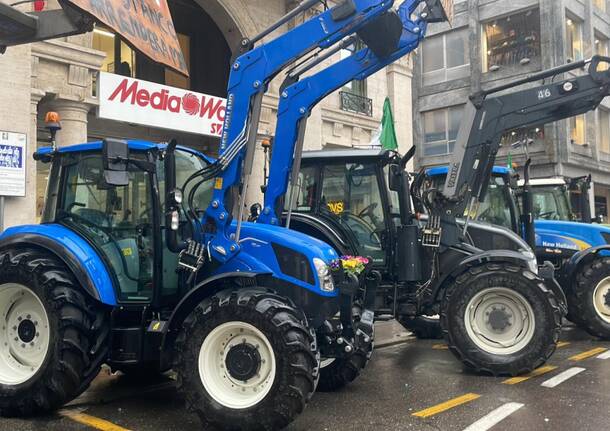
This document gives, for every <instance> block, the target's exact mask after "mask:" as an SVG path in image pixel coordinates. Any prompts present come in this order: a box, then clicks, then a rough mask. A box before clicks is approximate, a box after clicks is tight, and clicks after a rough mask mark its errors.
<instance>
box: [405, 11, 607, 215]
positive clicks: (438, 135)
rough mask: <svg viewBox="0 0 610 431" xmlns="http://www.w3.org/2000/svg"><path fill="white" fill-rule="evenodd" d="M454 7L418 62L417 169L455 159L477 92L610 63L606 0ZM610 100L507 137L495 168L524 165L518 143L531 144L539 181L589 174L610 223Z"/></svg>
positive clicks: (599, 211) (597, 202)
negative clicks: (570, 66) (583, 63)
mask: <svg viewBox="0 0 610 431" xmlns="http://www.w3.org/2000/svg"><path fill="white" fill-rule="evenodd" d="M455 9H456V10H455V12H456V16H455V19H454V23H453V27H452V28H449V27H448V26H436V27H434V29H432V31H433V33H431V34H430V37H429V38H428V39H427V40H425V41H424V44H423V46H422V48H421V49H420V51H419V54H418V55H417V56H416V59H415V65H414V81H413V82H414V98H413V103H414V137H415V142H417V143H419V150H418V158H417V165H418V166H420V167H421V166H433V165H439V164H443V163H446V162H447V161H448V155H449V154H450V153H451V152H452V150H453V145H454V143H455V139H456V137H457V132H458V129H459V125H460V118H461V112H462V109H463V106H464V103H465V101H466V100H467V98H468V96H469V95H470V94H472V93H473V92H475V91H478V90H481V89H488V88H491V87H495V86H498V85H501V84H504V83H507V82H511V81H514V80H516V79H518V78H520V77H523V76H524V75H527V74H529V73H533V72H536V71H540V70H542V69H548V68H551V67H554V66H558V65H561V64H565V63H567V62H572V61H578V60H581V59H586V58H590V57H591V56H593V55H595V54H600V55H604V56H608V46H609V38H610V2H608V1H606V0H514V1H510V2H507V1H504V0H456V1H455ZM576 73H578V72H576ZM557 79H558V78H557ZM609 102H610V101H604V102H603V103H602V106H601V107H600V108H599V109H598V110H597V111H596V112H589V113H587V114H585V115H580V116H578V117H575V118H573V119H570V120H565V121H561V122H557V123H554V124H548V125H540V126H538V127H532V128H529V129H527V130H514V131H510V132H509V133H507V134H506V135H505V136H504V138H503V140H502V144H503V145H502V148H501V149H500V152H499V157H498V163H502V164H504V163H506V162H507V159H510V160H513V162H514V163H515V164H516V165H518V166H522V165H523V162H524V159H525V157H524V155H523V151H522V150H519V149H517V150H516V149H514V148H513V149H511V144H513V143H515V142H516V141H519V140H523V139H528V140H530V139H531V140H532V141H533V143H532V144H531V145H530V146H529V152H530V156H531V157H532V159H533V165H532V176H533V177H549V176H566V177H579V176H583V175H588V174H592V176H593V181H594V194H595V206H596V208H595V209H596V213H597V214H602V215H604V216H606V217H607V216H608V209H607V208H608V200H609V199H610V110H609V109H610V103H609ZM529 142H531V141H529ZM509 154H510V156H509Z"/></svg>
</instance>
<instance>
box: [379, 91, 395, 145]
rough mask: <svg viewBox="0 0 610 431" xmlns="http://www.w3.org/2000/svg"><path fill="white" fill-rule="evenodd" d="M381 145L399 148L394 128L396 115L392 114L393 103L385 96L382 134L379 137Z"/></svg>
mask: <svg viewBox="0 0 610 431" xmlns="http://www.w3.org/2000/svg"><path fill="white" fill-rule="evenodd" d="M379 142H381V147H382V148H383V149H386V150H397V149H398V139H396V130H394V116H393V115H392V105H391V104H390V99H389V98H388V97H386V98H385V102H384V103H383V118H382V119H381V136H380V137H379Z"/></svg>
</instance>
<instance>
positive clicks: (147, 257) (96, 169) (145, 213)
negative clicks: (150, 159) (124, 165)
mask: <svg viewBox="0 0 610 431" xmlns="http://www.w3.org/2000/svg"><path fill="white" fill-rule="evenodd" d="M130 157H131V158H135V157H137V155H136V154H133V153H132V154H131V155H130ZM151 177H152V174H150V173H148V172H145V171H142V170H140V169H138V168H136V167H135V166H134V165H131V164H130V165H129V184H128V185H127V186H121V187H118V186H111V185H108V184H107V183H106V182H105V181H104V170H103V166H102V157H100V154H90V155H83V156H81V158H80V160H79V161H78V163H74V164H72V165H69V166H67V167H66V169H65V173H64V176H63V181H64V186H63V192H62V199H61V200H60V206H59V208H58V213H57V219H58V221H60V222H61V223H65V224H66V225H68V226H69V227H70V228H72V229H74V230H76V231H78V232H79V233H81V234H82V235H83V236H84V237H86V238H87V239H89V240H90V241H91V242H92V243H93V244H94V245H95V246H96V248H97V249H98V250H99V251H100V252H101V253H103V255H104V257H105V259H106V261H107V262H109V264H110V265H111V266H112V273H113V274H115V276H116V282H117V283H118V286H119V288H120V299H121V300H122V301H149V300H150V299H151V297H152V291H153V287H152V279H153V269H152V266H153V265H152V264H153V259H152V256H153V250H154V246H153V228H154V224H153V208H154V200H153V191H152V187H151V184H152V183H151Z"/></svg>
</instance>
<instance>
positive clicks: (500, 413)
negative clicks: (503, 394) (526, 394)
mask: <svg viewBox="0 0 610 431" xmlns="http://www.w3.org/2000/svg"><path fill="white" fill-rule="evenodd" d="M523 406H524V404H521V403H506V404H504V405H503V406H501V407H498V408H497V409H495V410H494V411H492V412H491V413H489V414H487V415H485V416H483V417H482V418H481V419H479V420H478V421H476V422H475V423H473V424H472V425H470V426H469V427H468V428H466V429H465V430H464V431H487V430H488V429H490V428H491V427H493V426H494V425H496V424H498V423H499V422H501V421H503V420H504V419H506V418H507V417H509V416H510V415H512V414H513V413H515V412H516V411H517V410H519V409H520V408H521V407H523Z"/></svg>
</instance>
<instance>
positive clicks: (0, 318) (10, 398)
mask: <svg viewBox="0 0 610 431" xmlns="http://www.w3.org/2000/svg"><path fill="white" fill-rule="evenodd" d="M107 316H108V315H107V313H106V312H105V311H104V310H102V309H101V308H100V307H99V306H98V305H97V304H95V303H93V301H92V300H90V299H89V298H87V297H86V296H85V295H84V294H83V293H82V291H81V289H80V288H79V286H78V283H77V282H76V280H75V278H74V277H73V276H72V274H71V273H70V272H69V271H68V270H67V268H66V267H65V266H64V264H63V263H62V262H61V261H60V260H59V259H57V258H56V257H55V256H53V255H50V254H48V253H45V252H42V251H38V250H34V249H14V250H13V249H11V250H3V251H0V415H2V416H30V415H35V414H41V413H45V412H49V411H52V410H54V409H57V408H58V407H60V406H62V405H63V404H65V403H66V402H68V401H70V400H72V399H74V398H76V397H77V396H78V395H79V394H80V393H82V392H83V391H84V390H85V389H86V388H87V387H88V386H89V383H91V381H92V380H93V378H94V377H95V376H96V375H97V374H98V372H99V370H100V366H101V364H102V362H103V361H104V360H105V359H106V351H107V350H106V349H107V346H108V343H107V338H108V333H109V332H108V331H109V326H108V320H107Z"/></svg>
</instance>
